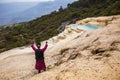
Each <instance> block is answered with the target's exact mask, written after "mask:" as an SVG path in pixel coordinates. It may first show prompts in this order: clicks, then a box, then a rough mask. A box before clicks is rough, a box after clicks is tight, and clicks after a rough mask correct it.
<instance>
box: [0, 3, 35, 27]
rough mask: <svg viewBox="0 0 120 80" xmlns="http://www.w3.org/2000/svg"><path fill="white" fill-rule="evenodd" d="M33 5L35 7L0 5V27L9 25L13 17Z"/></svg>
mask: <svg viewBox="0 0 120 80" xmlns="http://www.w3.org/2000/svg"><path fill="white" fill-rule="evenodd" d="M35 5H37V3H31V2H27V3H23V2H20V3H17V2H15V3H0V25H3V24H10V21H11V20H12V18H14V17H13V15H17V14H18V13H20V12H22V11H25V10H27V9H29V8H31V7H33V6H35Z"/></svg>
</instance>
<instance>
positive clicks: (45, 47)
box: [42, 44, 48, 52]
mask: <svg viewBox="0 0 120 80" xmlns="http://www.w3.org/2000/svg"><path fill="white" fill-rule="evenodd" d="M47 47H48V45H47V44H46V45H45V46H44V48H42V51H43V52H44V51H45V50H46V49H47Z"/></svg>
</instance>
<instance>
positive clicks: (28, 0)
mask: <svg viewBox="0 0 120 80" xmlns="http://www.w3.org/2000/svg"><path fill="white" fill-rule="evenodd" d="M45 1H54V0H0V3H9V2H45Z"/></svg>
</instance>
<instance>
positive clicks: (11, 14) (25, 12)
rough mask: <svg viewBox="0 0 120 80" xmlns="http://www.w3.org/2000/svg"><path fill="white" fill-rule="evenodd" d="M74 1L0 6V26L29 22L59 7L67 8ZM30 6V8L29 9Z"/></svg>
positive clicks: (59, 0) (61, 0) (57, 0)
mask: <svg viewBox="0 0 120 80" xmlns="http://www.w3.org/2000/svg"><path fill="white" fill-rule="evenodd" d="M73 1H76V0H55V1H49V2H41V3H38V4H37V5H35V4H36V3H33V4H32V3H7V4H0V12H1V14H0V25H6V24H13V23H18V22H24V21H29V20H32V19H35V18H37V17H40V16H42V15H45V14H49V13H51V12H52V11H55V10H58V9H59V8H60V6H62V7H63V8H66V7H67V4H68V3H71V2H73ZM30 6H32V7H30Z"/></svg>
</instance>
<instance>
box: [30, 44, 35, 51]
mask: <svg viewBox="0 0 120 80" xmlns="http://www.w3.org/2000/svg"><path fill="white" fill-rule="evenodd" d="M31 47H32V49H33V50H34V51H36V48H35V46H34V42H32V45H31Z"/></svg>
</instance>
